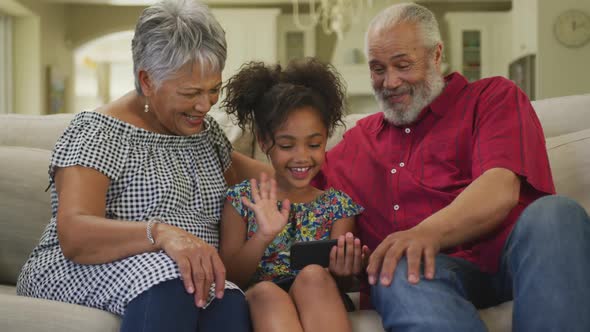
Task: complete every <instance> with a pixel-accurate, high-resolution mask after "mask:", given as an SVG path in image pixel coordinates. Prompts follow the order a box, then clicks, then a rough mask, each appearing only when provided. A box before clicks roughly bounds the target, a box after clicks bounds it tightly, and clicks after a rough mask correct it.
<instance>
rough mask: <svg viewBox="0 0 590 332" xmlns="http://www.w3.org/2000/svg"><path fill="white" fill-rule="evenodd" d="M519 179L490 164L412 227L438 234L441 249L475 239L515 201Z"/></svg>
mask: <svg viewBox="0 0 590 332" xmlns="http://www.w3.org/2000/svg"><path fill="white" fill-rule="evenodd" d="M519 194H520V179H519V178H518V176H517V175H516V174H514V173H513V172H511V171H509V170H507V169H504V168H493V169H490V170H488V171H486V172H485V173H484V174H482V175H481V176H480V177H479V178H477V179H476V180H475V181H473V182H472V183H471V184H470V185H469V186H468V187H467V188H465V190H464V191H463V192H462V193H461V194H459V196H457V198H455V200H454V201H453V202H452V203H451V204H449V205H448V206H447V207H445V208H444V209H442V210H440V211H438V212H437V213H435V214H433V215H432V216H430V217H428V218H426V219H425V220H424V221H423V222H422V223H420V224H419V225H418V226H416V228H423V229H427V230H428V231H431V232H434V233H435V234H439V235H440V238H441V249H445V248H449V247H453V246H456V245H460V244H463V243H465V242H469V241H472V240H475V239H477V238H479V237H481V236H483V235H485V234H487V233H489V232H491V231H493V230H494V229H495V228H496V227H497V226H498V225H500V224H501V223H502V221H503V220H504V218H506V216H507V215H508V213H510V211H511V210H512V209H513V208H514V207H515V206H516V204H518V197H519Z"/></svg>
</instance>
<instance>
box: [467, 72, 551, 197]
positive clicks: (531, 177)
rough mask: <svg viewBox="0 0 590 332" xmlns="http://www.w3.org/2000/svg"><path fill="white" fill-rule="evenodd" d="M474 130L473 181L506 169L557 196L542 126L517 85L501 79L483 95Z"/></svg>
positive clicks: (543, 190) (537, 188)
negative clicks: (495, 170) (489, 173)
mask: <svg viewBox="0 0 590 332" xmlns="http://www.w3.org/2000/svg"><path fill="white" fill-rule="evenodd" d="M474 129H475V130H474V135H475V140H474V144H473V164H472V165H473V166H472V175H473V178H477V177H479V176H480V175H482V174H483V173H484V172H485V171H487V170H489V169H491V168H496V167H499V168H506V169H509V170H511V171H512V172H514V173H516V174H518V175H520V176H521V177H522V178H524V179H525V180H526V181H527V182H528V183H529V184H530V185H531V186H532V187H533V188H535V189H536V190H538V191H540V192H543V193H548V194H551V193H554V192H555V188H554V186H553V180H552V177H551V169H550V167H549V159H548V157H547V150H546V148H545V138H544V134H543V129H542V127H541V123H540V121H539V119H538V118H537V115H536V113H535V110H534V109H533V107H532V105H531V103H530V101H529V99H528V97H527V96H526V95H525V94H524V92H522V90H520V89H519V88H518V87H517V86H516V85H515V84H514V83H512V82H510V81H508V80H506V79H497V80H495V81H494V82H493V83H492V84H490V86H489V87H488V88H487V89H486V90H484V91H483V92H482V94H481V96H480V103H479V107H478V109H477V115H476V120H475V128H474Z"/></svg>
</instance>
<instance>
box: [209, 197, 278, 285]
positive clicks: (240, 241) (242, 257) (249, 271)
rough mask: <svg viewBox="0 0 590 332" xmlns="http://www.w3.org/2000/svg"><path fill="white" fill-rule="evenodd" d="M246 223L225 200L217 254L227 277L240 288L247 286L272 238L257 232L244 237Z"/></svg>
mask: <svg viewBox="0 0 590 332" xmlns="http://www.w3.org/2000/svg"><path fill="white" fill-rule="evenodd" d="M246 235H247V223H246V221H244V220H243V219H242V217H241V216H240V215H239V214H238V212H237V211H236V210H235V208H234V207H233V206H232V205H231V203H230V202H229V201H227V200H226V201H225V206H224V208H223V213H222V216H221V234H220V237H221V243H220V247H219V254H220V255H221V259H222V260H223V263H224V264H225V267H226V269H227V279H228V280H231V281H232V282H234V283H236V284H237V285H238V286H240V287H241V288H242V289H245V288H246V287H247V286H248V283H249V282H250V280H251V279H252V276H253V275H254V273H255V272H256V268H257V267H258V264H259V263H260V260H261V259H262V255H263V254H264V251H265V250H266V248H267V247H268V245H269V244H270V243H271V242H272V240H273V239H272V238H271V239H268V238H264V236H261V234H260V233H259V232H257V233H255V234H254V236H252V238H250V239H248V240H247V239H246Z"/></svg>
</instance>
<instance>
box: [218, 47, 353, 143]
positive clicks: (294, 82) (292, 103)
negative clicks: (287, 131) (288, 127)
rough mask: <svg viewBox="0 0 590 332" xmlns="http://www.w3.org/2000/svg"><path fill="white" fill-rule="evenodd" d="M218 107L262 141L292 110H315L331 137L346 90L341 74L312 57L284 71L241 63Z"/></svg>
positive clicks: (339, 120) (278, 68) (339, 115)
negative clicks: (302, 108)
mask: <svg viewBox="0 0 590 332" xmlns="http://www.w3.org/2000/svg"><path fill="white" fill-rule="evenodd" d="M223 89H224V92H225V99H224V101H223V102H222V104H221V107H222V108H224V109H225V111H226V112H227V113H228V114H234V115H235V116H236V117H237V120H238V126H240V128H242V130H247V128H250V127H253V129H254V131H255V133H256V135H257V136H258V137H259V138H260V139H262V140H269V139H270V140H272V142H273V144H272V145H271V147H272V146H274V133H275V132H276V130H277V129H278V128H279V127H280V126H281V125H282V124H283V123H284V121H285V120H286V119H287V116H288V115H289V114H290V112H292V111H293V110H295V109H298V108H301V107H312V108H313V109H315V110H317V112H318V113H319V115H320V118H321V119H322V122H323V123H324V125H325V126H326V129H327V130H328V136H330V135H331V134H332V132H333V130H334V128H335V127H336V126H337V125H339V124H342V125H343V124H344V123H343V121H342V116H343V111H344V97H345V87H344V84H343V83H342V80H341V78H340V74H338V72H337V71H336V69H335V68H334V67H333V66H332V65H329V64H325V63H322V62H320V61H319V60H317V59H314V58H305V59H302V60H296V61H291V62H289V64H288V65H287V68H285V69H282V68H281V66H280V65H274V66H270V65H265V64H264V63H262V62H255V61H253V62H249V63H246V64H244V65H243V66H242V67H241V68H240V71H239V72H238V73H237V74H235V75H234V76H233V77H231V78H230V79H229V80H228V81H227V83H226V85H225V86H224V87H223Z"/></svg>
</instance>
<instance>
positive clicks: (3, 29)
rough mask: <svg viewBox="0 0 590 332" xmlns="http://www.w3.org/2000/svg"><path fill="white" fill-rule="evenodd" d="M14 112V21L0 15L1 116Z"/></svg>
mask: <svg viewBox="0 0 590 332" xmlns="http://www.w3.org/2000/svg"><path fill="white" fill-rule="evenodd" d="M9 112H12V19H11V18H10V17H8V16H2V15H0V114H2V113H9Z"/></svg>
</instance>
